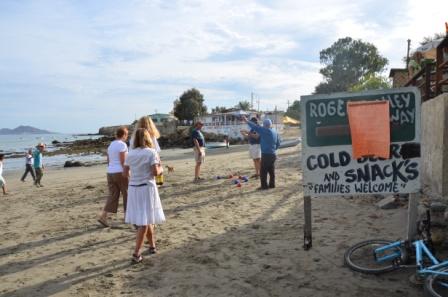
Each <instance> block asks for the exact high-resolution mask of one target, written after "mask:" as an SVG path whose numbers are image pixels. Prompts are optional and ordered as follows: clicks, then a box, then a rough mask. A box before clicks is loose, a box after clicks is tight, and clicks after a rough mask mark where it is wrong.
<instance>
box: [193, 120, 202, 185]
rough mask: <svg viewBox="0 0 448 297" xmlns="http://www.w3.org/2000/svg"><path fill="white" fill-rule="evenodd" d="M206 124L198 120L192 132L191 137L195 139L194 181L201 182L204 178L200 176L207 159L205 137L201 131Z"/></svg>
mask: <svg viewBox="0 0 448 297" xmlns="http://www.w3.org/2000/svg"><path fill="white" fill-rule="evenodd" d="M203 126H204V124H203V123H202V122H201V121H198V122H196V124H195V125H194V127H195V128H194V130H193V132H192V133H191V139H192V141H193V150H194V159H195V161H196V166H195V168H194V182H199V181H200V180H201V179H202V178H201V177H200V176H199V173H200V172H201V165H202V163H204V159H205V138H204V135H203V134H202V132H201V129H202V127H203Z"/></svg>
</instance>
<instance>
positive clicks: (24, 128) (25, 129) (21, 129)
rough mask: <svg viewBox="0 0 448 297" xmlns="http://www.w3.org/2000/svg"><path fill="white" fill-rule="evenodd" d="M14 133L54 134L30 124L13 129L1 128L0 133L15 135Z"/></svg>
mask: <svg viewBox="0 0 448 297" xmlns="http://www.w3.org/2000/svg"><path fill="white" fill-rule="evenodd" d="M16 134H54V132H50V131H47V130H41V129H38V128H35V127H31V126H18V127H17V128H14V129H8V128H2V129H0V135H16Z"/></svg>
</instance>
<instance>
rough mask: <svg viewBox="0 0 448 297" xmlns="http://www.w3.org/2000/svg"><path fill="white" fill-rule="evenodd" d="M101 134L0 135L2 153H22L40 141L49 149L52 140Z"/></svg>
mask: <svg viewBox="0 0 448 297" xmlns="http://www.w3.org/2000/svg"><path fill="white" fill-rule="evenodd" d="M99 137H101V135H86V136H84V135H83V136H79V135H74V134H20V135H0V152H1V153H21V152H26V151H27V150H28V149H30V148H34V147H35V146H36V145H37V144H38V143H39V142H43V143H45V144H46V145H47V149H48V150H52V149H54V148H53V145H52V142H53V141H54V140H57V141H59V142H72V141H75V140H82V139H96V138H99Z"/></svg>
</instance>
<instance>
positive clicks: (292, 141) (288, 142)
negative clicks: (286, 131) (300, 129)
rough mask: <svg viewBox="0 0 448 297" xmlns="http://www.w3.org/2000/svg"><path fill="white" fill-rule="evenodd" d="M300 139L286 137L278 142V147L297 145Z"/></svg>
mask: <svg viewBox="0 0 448 297" xmlns="http://www.w3.org/2000/svg"><path fill="white" fill-rule="evenodd" d="M301 141H302V138H300V137H299V138H297V139H287V140H284V141H282V142H281V144H280V148H285V147H293V146H296V145H298V144H299V143H300V142H301Z"/></svg>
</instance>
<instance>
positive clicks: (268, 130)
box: [243, 117, 280, 190]
mask: <svg viewBox="0 0 448 297" xmlns="http://www.w3.org/2000/svg"><path fill="white" fill-rule="evenodd" d="M243 120H244V121H245V122H246V123H247V124H248V125H249V127H250V128H251V129H253V130H254V131H255V132H257V133H258V135H259V137H260V147H261V168H260V182H261V187H260V189H261V190H267V189H268V188H275V160H276V159H277V156H276V152H277V149H278V148H279V146H280V137H279V136H278V134H277V131H275V129H273V128H272V121H271V120H270V119H265V120H264V121H263V127H261V126H258V125H256V124H255V123H252V122H249V121H248V120H247V118H246V117H243ZM268 174H269V185H268V183H267V177H268Z"/></svg>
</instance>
